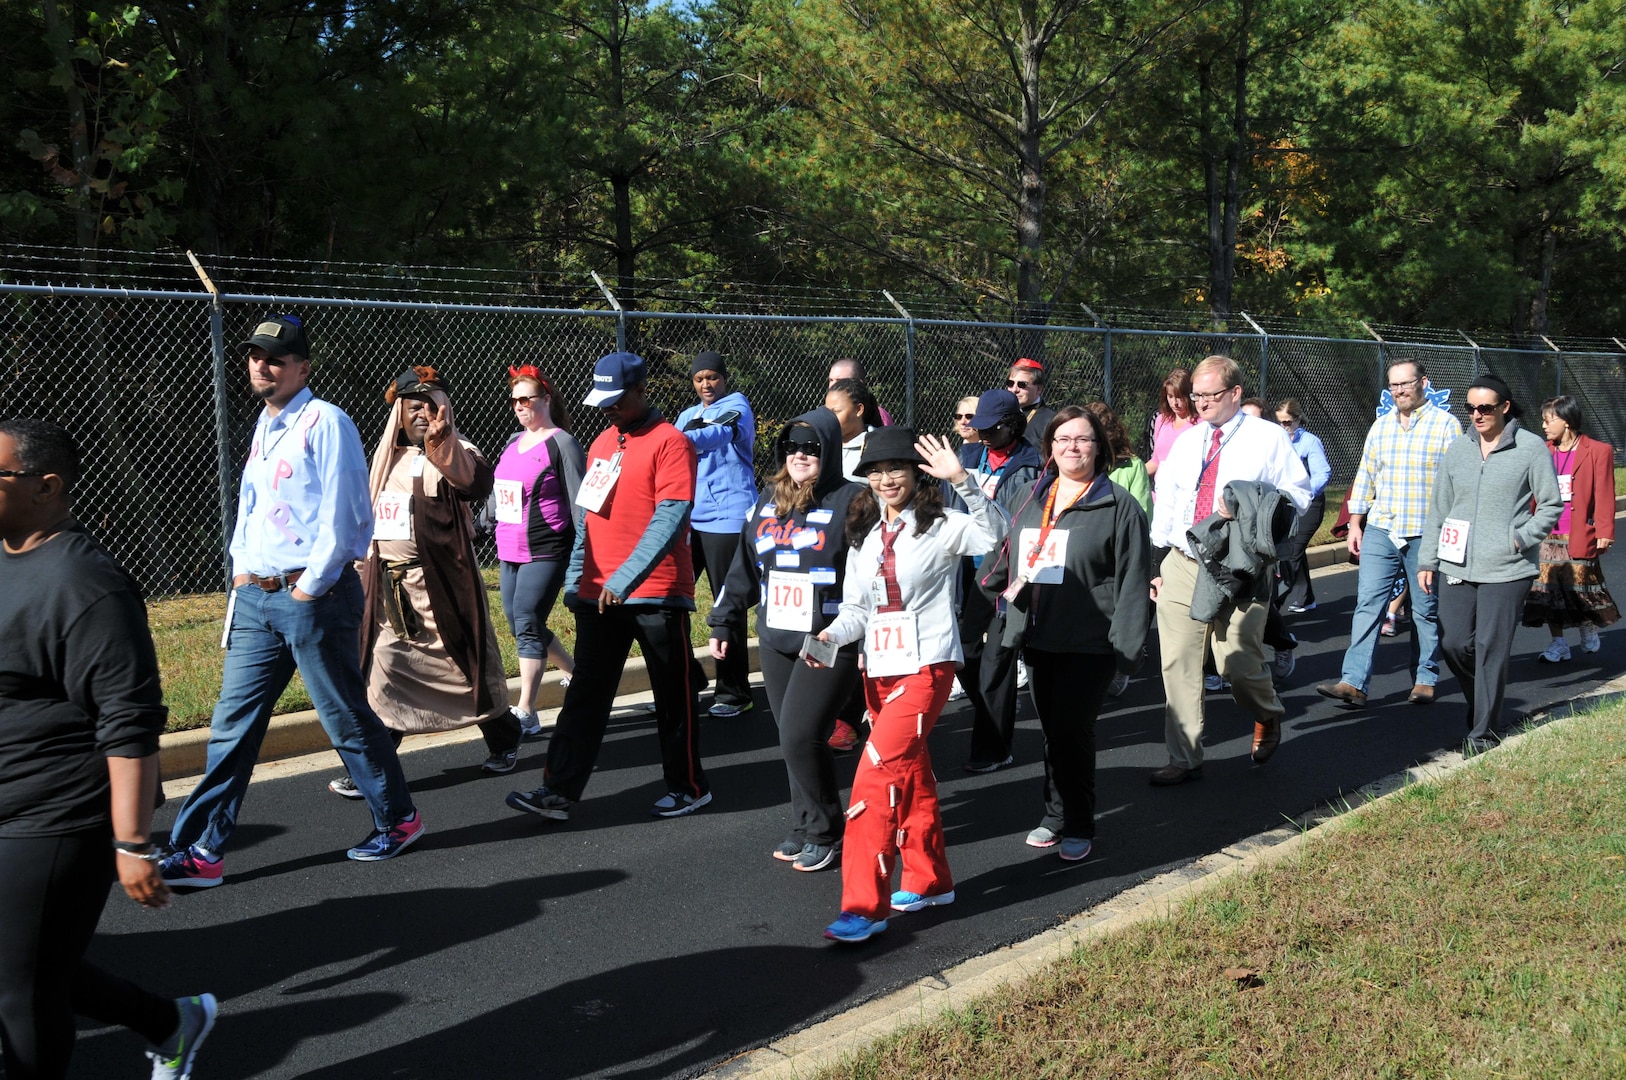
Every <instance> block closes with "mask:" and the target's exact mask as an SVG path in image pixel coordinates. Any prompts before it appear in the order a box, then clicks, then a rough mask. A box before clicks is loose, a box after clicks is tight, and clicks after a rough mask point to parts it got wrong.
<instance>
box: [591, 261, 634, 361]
mask: <svg viewBox="0 0 1626 1080" xmlns="http://www.w3.org/2000/svg"><path fill="white" fill-rule="evenodd" d="M592 274H593V280H594V281H596V282H598V289H599V292H601V293H603V294H604V299H606V300H608V301H609V302H610V306H611V307H612V308H614V309H615V351H616V352H626V351H627V313H626V312H625V311H623V310H621V302H620V301H619V300H617V299H616V298H615V293H613V292H611V291H610V287H609V286H608V285H606V284H604V279H603V278H601V277H599V276H598V271H597V270H594V271H592Z"/></svg>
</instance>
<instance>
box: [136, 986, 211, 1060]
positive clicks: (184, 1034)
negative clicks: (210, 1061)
mask: <svg viewBox="0 0 1626 1080" xmlns="http://www.w3.org/2000/svg"><path fill="white" fill-rule="evenodd" d="M219 1010H220V1006H219V1003H218V1002H216V1001H215V996H214V995H213V994H199V995H198V996H196V997H184V998H176V999H175V1011H176V1012H177V1013H179V1014H180V1017H181V1022H180V1023H179V1024H177V1025H176V1026H175V1034H173V1035H171V1036H170V1037H169V1038H168V1039H166V1040H165V1041H164V1045H162V1046H155V1047H153V1048H152V1049H151V1050H148V1051H147V1056H148V1057H149V1058H151V1059H152V1080H190V1077H191V1076H192V1062H193V1060H194V1059H196V1058H197V1056H198V1048H199V1047H201V1046H202V1045H203V1040H204V1039H207V1038H208V1037H209V1032H211V1031H213V1030H214V1026H215V1014H216V1013H217V1012H219Z"/></svg>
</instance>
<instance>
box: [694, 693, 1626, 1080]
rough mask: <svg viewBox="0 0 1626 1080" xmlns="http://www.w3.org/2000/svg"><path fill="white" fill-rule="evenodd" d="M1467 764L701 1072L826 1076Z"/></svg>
mask: <svg viewBox="0 0 1626 1080" xmlns="http://www.w3.org/2000/svg"><path fill="white" fill-rule="evenodd" d="M1612 699H1626V675H1623V676H1617V677H1616V678H1614V679H1612V680H1610V681H1609V682H1607V683H1605V684H1604V685H1603V686H1601V687H1599V688H1598V689H1597V690H1595V691H1593V692H1592V693H1590V694H1586V695H1583V696H1582V697H1580V698H1573V699H1566V700H1565V701H1562V702H1557V703H1554V704H1552V705H1549V706H1546V707H1545V708H1543V709H1540V710H1537V711H1536V712H1533V713H1530V714H1527V715H1526V717H1525V718H1524V719H1525V721H1526V724H1527V728H1526V730H1525V731H1523V732H1521V733H1520V734H1518V735H1515V736H1513V737H1512V738H1510V739H1508V740H1507V741H1508V742H1509V743H1518V742H1520V741H1522V740H1524V739H1526V738H1529V737H1530V734H1531V733H1532V731H1533V730H1534V729H1535V727H1545V726H1547V725H1549V724H1553V723H1561V722H1563V721H1566V720H1568V719H1570V718H1571V717H1573V716H1574V715H1575V713H1577V712H1579V711H1582V710H1584V709H1586V708H1589V707H1595V706H1596V705H1599V704H1603V703H1607V702H1610V701H1611V700H1612ZM1528 725H1534V726H1533V727H1532V726H1528ZM1469 760H1471V759H1467V758H1464V757H1463V756H1462V754H1461V753H1459V752H1458V751H1455V750H1444V751H1440V752H1439V753H1437V754H1435V755H1434V756H1433V757H1431V758H1429V759H1428V760H1427V761H1424V762H1422V763H1420V764H1418V765H1415V766H1413V767H1412V768H1410V769H1407V770H1405V771H1404V772H1398V773H1393V774H1391V775H1389V776H1386V777H1383V778H1382V779H1379V780H1375V781H1373V782H1372V783H1370V784H1366V785H1364V786H1363V787H1361V788H1358V789H1357V790H1355V791H1354V792H1352V793H1350V794H1349V795H1348V796H1347V797H1345V798H1344V799H1343V800H1341V801H1342V803H1343V805H1334V804H1331V803H1324V804H1322V805H1321V806H1319V807H1316V808H1315V809H1314V810H1311V811H1310V812H1308V813H1306V814H1304V815H1302V816H1301V817H1299V818H1297V819H1295V820H1294V821H1291V822H1288V823H1286V824H1283V825H1280V826H1278V827H1277V828H1274V829H1271V830H1269V831H1267V832H1262V833H1258V834H1256V835H1254V836H1250V837H1247V838H1245V839H1243V840H1240V841H1238V842H1237V843H1235V844H1231V845H1229V846H1227V847H1225V848H1223V849H1221V850H1220V851H1217V852H1214V853H1213V854H1211V855H1205V856H1203V857H1202V858H1200V859H1197V860H1196V861H1194V862H1191V863H1188V864H1186V865H1185V866H1181V867H1177V868H1175V869H1173V870H1170V871H1168V872H1166V873H1163V874H1160V875H1158V876H1157V877H1155V878H1152V879H1150V880H1148V881H1144V882H1142V883H1141V884H1139V885H1136V886H1134V887H1133V888H1130V889H1126V890H1125V891H1123V892H1121V893H1119V894H1118V895H1116V896H1114V897H1112V898H1111V899H1110V900H1107V901H1105V902H1104V903H1101V904H1098V905H1097V906H1095V907H1092V908H1089V909H1087V910H1085V911H1083V912H1080V913H1079V914H1078V915H1075V916H1073V917H1072V918H1071V919H1068V920H1067V921H1066V922H1064V923H1062V924H1061V925H1059V926H1056V927H1053V928H1051V929H1049V930H1045V931H1042V932H1040V933H1038V934H1035V935H1034V936H1033V937H1031V938H1028V939H1026V940H1025V941H1019V942H1016V943H1015V944H1012V945H1007V946H1005V947H1003V948H1000V949H996V950H994V951H993V952H991V953H986V954H984V955H982V956H974V957H972V958H971V959H969V960H966V961H964V962H962V963H959V964H956V965H954V966H953V967H951V968H948V969H946V970H944V971H941V972H938V973H936V974H934V975H928V976H926V977H924V978H921V979H917V980H916V981H915V982H913V983H911V984H909V985H908V986H905V987H903V988H902V989H899V990H894V991H893V992H891V993H889V994H884V995H882V996H881V997H878V998H875V999H873V1000H871V1001H867V1002H865V1003H863V1004H862V1005H858V1006H856V1007H854V1008H852V1009H849V1010H847V1011H846V1012H843V1013H840V1014H839V1015H836V1016H832V1017H830V1018H829V1019H828V1020H823V1021H820V1022H819V1023H817V1024H813V1025H811V1026H810V1027H806V1028H803V1029H802V1030H800V1031H795V1032H792V1033H791V1034H789V1035H787V1036H785V1037H784V1038H782V1039H778V1040H776V1041H774V1042H772V1043H769V1044H768V1045H767V1046H763V1047H759V1048H757V1049H755V1050H751V1051H747V1052H746V1053H744V1054H741V1055H739V1056H738V1057H735V1058H731V1059H729V1060H728V1061H725V1062H722V1063H721V1064H719V1065H716V1066H714V1067H713V1068H711V1069H710V1070H708V1071H706V1072H705V1073H702V1074H701V1075H702V1076H705V1077H710V1078H714V1080H800V1078H805V1077H807V1076H810V1075H812V1074H813V1073H815V1072H817V1071H819V1070H821V1069H825V1068H829V1067H831V1066H835V1065H839V1064H842V1063H843V1062H846V1061H849V1060H850V1059H851V1058H852V1057H853V1056H854V1055H855V1054H857V1053H858V1052H859V1051H861V1050H863V1049H864V1048H865V1047H867V1046H868V1045H870V1044H871V1043H873V1042H875V1041H877V1040H879V1039H882V1038H885V1037H886V1036H888V1035H891V1034H893V1033H895V1032H897V1031H898V1030H900V1029H902V1028H904V1027H906V1026H907V1025H909V1024H912V1023H916V1022H920V1021H929V1020H932V1019H934V1018H936V1017H937V1016H938V1015H940V1014H941V1013H942V1012H944V1011H945V1010H949V1009H956V1008H962V1007H964V1006H966V1005H969V1004H971V1002H972V1001H973V999H976V998H979V997H985V996H987V995H989V994H991V993H993V992H994V991H996V990H998V989H1000V988H1002V987H1005V986H1008V985H1010V984H1012V983H1014V982H1017V981H1019V980H1022V979H1026V978H1028V977H1030V976H1032V975H1035V974H1037V973H1038V972H1039V971H1040V970H1041V969H1043V968H1045V967H1047V966H1050V965H1053V964H1055V963H1057V962H1058V961H1062V960H1065V959H1067V957H1068V956H1069V955H1071V954H1072V952H1073V951H1074V950H1075V949H1077V948H1078V947H1079V946H1081V945H1086V944H1089V943H1090V942H1092V941H1097V940H1100V939H1102V938H1105V937H1107V936H1109V935H1112V934H1118V933H1122V932H1123V931H1125V930H1128V929H1130V928H1132V927H1134V926H1138V925H1140V924H1142V923H1145V922H1149V921H1152V920H1154V919H1161V918H1164V917H1165V916H1167V915H1169V914H1171V913H1172V912H1174V911H1175V910H1176V909H1178V908H1180V907H1181V906H1183V905H1185V904H1186V903H1188V902H1190V901H1191V900H1192V899H1193V898H1195V897H1198V896H1201V895H1202V894H1203V893H1205V892H1207V891H1209V890H1211V889H1213V888H1215V887H1216V886H1218V885H1219V884H1221V883H1223V882H1225V881H1226V880H1228V879H1230V878H1232V877H1235V876H1237V875H1238V874H1246V873H1251V872H1253V871H1255V870H1259V869H1263V868H1267V867H1270V866H1274V865H1276V864H1277V863H1280V862H1283V861H1285V860H1287V859H1289V858H1292V857H1293V856H1295V855H1299V854H1301V853H1303V852H1305V850H1306V849H1307V848H1308V846H1309V845H1310V844H1311V843H1312V842H1314V841H1316V840H1318V839H1320V838H1322V837H1325V836H1328V835H1331V833H1330V831H1329V830H1330V829H1333V828H1343V827H1345V826H1346V825H1347V824H1348V823H1349V822H1351V821H1353V820H1354V819H1355V818H1356V816H1357V815H1359V814H1362V813H1365V812H1367V810H1368V808H1369V807H1372V806H1376V805H1377V804H1378V803H1380V802H1382V801H1384V800H1385V799H1388V798H1390V797H1392V796H1394V795H1395V794H1397V793H1398V792H1399V791H1401V790H1402V789H1403V788H1405V787H1407V786H1409V785H1411V784H1415V783H1419V782H1423V781H1428V780H1436V779H1439V778H1440V777H1443V776H1446V775H1449V774H1450V773H1453V772H1455V771H1456V770H1457V769H1460V768H1461V767H1462V766H1463V765H1465V764H1467V762H1468V761H1469ZM1357 800H1358V801H1357ZM1352 804H1353V805H1352Z"/></svg>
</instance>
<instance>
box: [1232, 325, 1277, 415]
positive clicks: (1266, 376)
mask: <svg viewBox="0 0 1626 1080" xmlns="http://www.w3.org/2000/svg"><path fill="white" fill-rule="evenodd" d="M1238 314H1240V315H1241V316H1242V317H1243V318H1244V319H1247V320H1248V325H1249V326H1251V327H1253V332H1254V333H1256V334H1258V335H1259V400H1260V401H1269V400H1270V391H1269V387H1270V335H1269V334H1268V333H1266V332H1265V328H1264V327H1263V326H1260V325H1259V324H1258V323H1256V322H1254V321H1253V316H1252V315H1249V314H1248V313H1247V312H1246V311H1243V312H1239V313H1238Z"/></svg>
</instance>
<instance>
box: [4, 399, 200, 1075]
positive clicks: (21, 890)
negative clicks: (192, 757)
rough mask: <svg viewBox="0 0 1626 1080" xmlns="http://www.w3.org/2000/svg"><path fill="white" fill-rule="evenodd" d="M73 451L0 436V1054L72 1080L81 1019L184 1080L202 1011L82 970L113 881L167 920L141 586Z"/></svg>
mask: <svg viewBox="0 0 1626 1080" xmlns="http://www.w3.org/2000/svg"><path fill="white" fill-rule="evenodd" d="M78 472H79V453H78V450H77V448H76V447H75V446H74V444H73V440H72V439H71V438H70V437H69V436H68V433H67V432H65V431H63V430H62V429H61V428H60V427H57V426H56V425H55V424H48V423H45V422H42V421H38V420H5V421H0V539H3V540H4V548H3V550H0V865H4V866H5V868H6V869H5V872H4V873H0V1043H3V1044H4V1048H5V1066H6V1067H5V1075H6V1076H7V1077H9V1078H10V1080H41V1078H48V1077H61V1076H65V1075H66V1074H67V1069H68V1059H69V1058H70V1057H71V1055H72V1053H73V1042H74V1014H75V1013H79V1014H81V1015H84V1016H90V1017H93V1018H95V1019H97V1020H100V1021H102V1022H104V1023H111V1024H120V1025H123V1026H124V1027H128V1028H130V1029H132V1030H134V1031H136V1032H138V1033H140V1034H141V1035H142V1036H144V1037H145V1038H146V1039H147V1041H148V1042H149V1043H150V1044H151V1047H150V1049H149V1050H148V1051H147V1056H148V1057H150V1058H152V1059H153V1061H154V1069H153V1073H152V1075H153V1076H154V1077H171V1076H174V1077H185V1076H187V1075H189V1074H190V1072H191V1070H192V1062H193V1060H194V1058H195V1056H196V1054H197V1048H198V1047H199V1046H200V1045H201V1044H202V1043H203V1040H204V1038H205V1037H206V1036H207V1035H208V1034H209V1029H210V1028H211V1027H213V1025H214V1019H215V999H214V997H213V996H212V995H209V994H201V995H198V996H195V997H186V998H178V999H175V1000H173V1001H171V1000H169V999H166V998H161V997H159V996H157V995H156V994H153V993H151V992H149V991H147V990H143V989H142V988H140V987H138V986H135V985H133V984H131V983H129V982H126V981H125V980H123V979H121V978H118V977H117V976H114V975H111V974H109V973H107V972H105V971H102V970H100V969H99V968H96V967H93V966H92V965H90V964H87V963H85V960H84V955H85V949H86V947H87V946H88V945H89V944H90V938H91V935H92V934H93V933H94V932H95V930H96V923H97V921H98V920H99V919H100V918H101V914H102V907H103V906H104V905H105V904H106V902H107V895H108V889H107V886H108V883H109V882H110V881H111V880H112V879H113V878H114V876H115V873H116V876H117V878H118V880H119V882H120V884H122V885H123V886H124V891H125V892H126V893H127V894H128V895H129V896H130V898H131V899H132V900H134V901H136V902H137V903H139V904H143V905H145V906H147V907H151V908H162V907H165V906H167V905H168V903H169V889H168V887H166V886H165V884H164V882H163V881H162V880H161V879H160V878H159V876H158V868H157V859H158V858H159V856H160V854H161V853H160V851H159V849H158V848H156V847H154V846H153V844H152V842H151V839H150V838H149V835H148V834H149V830H150V828H151V826H152V811H153V805H154V803H155V802H156V799H157V789H158V736H159V733H160V732H162V731H163V728H164V720H165V718H166V716H167V710H166V709H165V708H164V704H163V694H162V691H161V690H160V687H159V681H158V658H157V656H156V654H155V653H154V651H153V645H152V637H151V635H150V634H149V633H148V631H147V611H146V607H145V606H144V605H143V603H142V601H141V596H140V593H139V592H138V590H137V588H136V583H135V582H134V581H133V580H131V578H130V576H129V575H128V574H127V573H125V572H124V569H123V568H122V567H120V566H119V565H118V563H116V562H114V561H113V559H112V557H111V556H109V555H108V554H107V552H105V551H103V550H102V548H101V546H100V545H99V544H97V542H96V541H95V540H94V539H92V538H91V536H90V534H89V533H87V532H86V531H85V530H84V528H83V527H82V526H80V525H79V523H78V522H77V521H75V520H74V519H73V516H72V503H73V485H74V481H75V480H76V479H77V476H78Z"/></svg>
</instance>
